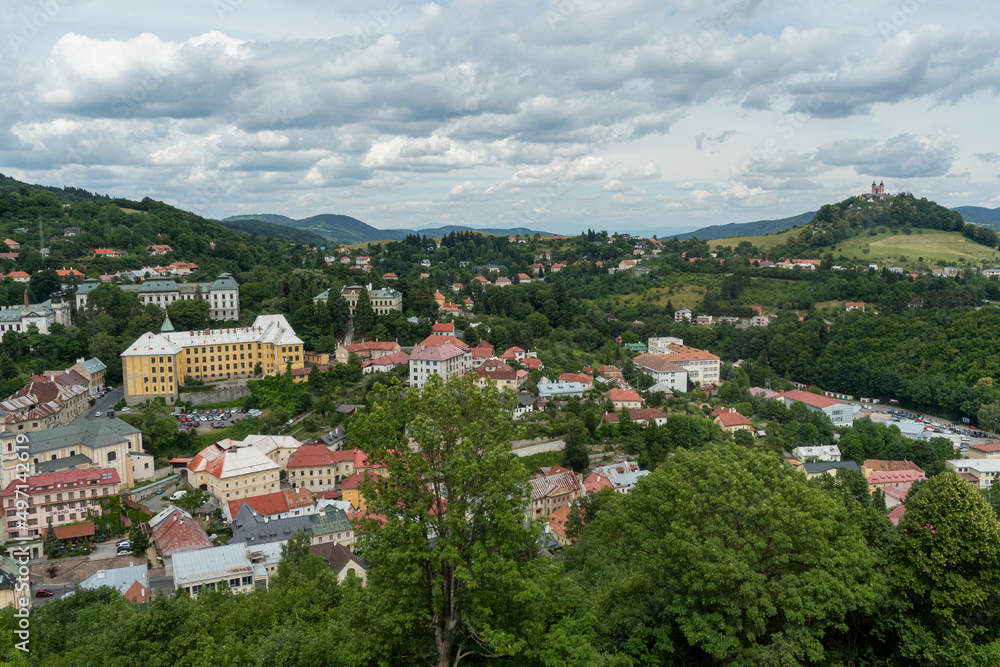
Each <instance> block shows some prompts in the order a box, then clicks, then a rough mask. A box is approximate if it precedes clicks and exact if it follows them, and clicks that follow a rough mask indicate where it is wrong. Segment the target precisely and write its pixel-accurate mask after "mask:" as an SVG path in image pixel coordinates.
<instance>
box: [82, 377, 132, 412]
mask: <svg viewBox="0 0 1000 667" xmlns="http://www.w3.org/2000/svg"><path fill="white" fill-rule="evenodd" d="M124 396H125V387H123V386H122V385H118V386H117V387H115V388H114V389H112V390H111V391H109V392H108V393H107V394H105V395H104V398H99V399H97V401H96V402H95V403H94V405H93V407H91V408H90V409H89V410H87V411H86V412H84V413H83V416H84V417H86V418H87V419H93V418H94V415H95V414H97V413H98V412H101V413H104V412H107V411H108V410H110V409H111V408H113V407H114V406H115V403H117V402H118V401H120V400H122V398H123V397H124Z"/></svg>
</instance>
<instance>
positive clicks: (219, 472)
mask: <svg viewBox="0 0 1000 667" xmlns="http://www.w3.org/2000/svg"><path fill="white" fill-rule="evenodd" d="M187 470H188V483H189V484H191V485H192V486H195V487H197V488H199V489H201V490H202V491H206V492H208V493H209V494H210V495H212V496H213V497H214V498H216V499H218V500H219V501H220V503H227V502H229V501H230V500H235V499H237V498H249V497H251V496H260V495H263V494H265V493H271V492H273V491H277V490H278V488H279V486H278V484H279V478H278V473H279V472H280V470H281V467H280V466H279V465H278V464H277V463H275V462H274V461H272V460H271V459H269V458H268V457H267V456H265V455H264V454H262V453H261V451H260V450H259V449H257V448H256V447H254V446H253V445H252V444H249V443H246V442H242V443H241V442H236V441H233V440H228V439H226V440H221V441H219V442H217V443H215V444H213V445H209V446H208V447H206V448H205V449H203V450H201V451H200V452H198V454H197V455H196V456H195V457H194V458H193V459H191V462H190V463H188V464H187Z"/></svg>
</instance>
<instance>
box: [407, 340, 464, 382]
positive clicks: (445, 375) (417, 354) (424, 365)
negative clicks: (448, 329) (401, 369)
mask: <svg viewBox="0 0 1000 667" xmlns="http://www.w3.org/2000/svg"><path fill="white" fill-rule="evenodd" d="M471 364H472V355H471V354H470V353H469V351H468V350H466V349H462V348H460V347H457V346H455V345H454V344H452V343H449V342H446V343H444V344H443V345H433V346H432V345H426V344H420V345H417V346H415V347H414V348H413V351H412V352H410V386H411V387H417V388H418V389H423V387H424V385H425V384H427V381H428V380H430V378H431V376H432V375H440V376H441V379H442V380H443V381H444V382H447V381H448V380H449V379H451V378H452V377H453V376H455V375H462V374H464V373H466V372H467V371H468V370H469V368H470V367H471Z"/></svg>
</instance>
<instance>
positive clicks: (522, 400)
mask: <svg viewBox="0 0 1000 667" xmlns="http://www.w3.org/2000/svg"><path fill="white" fill-rule="evenodd" d="M534 411H535V399H533V398H532V397H531V396H529V395H528V394H518V396H517V404H516V405H515V406H514V419H520V418H521V417H523V416H525V415H528V414H531V413H532V412H534Z"/></svg>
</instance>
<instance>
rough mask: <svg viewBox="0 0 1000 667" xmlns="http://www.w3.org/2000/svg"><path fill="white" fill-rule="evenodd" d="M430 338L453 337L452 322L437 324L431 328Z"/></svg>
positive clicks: (453, 328) (453, 325) (453, 327)
mask: <svg viewBox="0 0 1000 667" xmlns="http://www.w3.org/2000/svg"><path fill="white" fill-rule="evenodd" d="M431 335H432V336H454V335H455V323H454V322H437V323H435V324H434V325H433V326H432V327H431Z"/></svg>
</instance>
